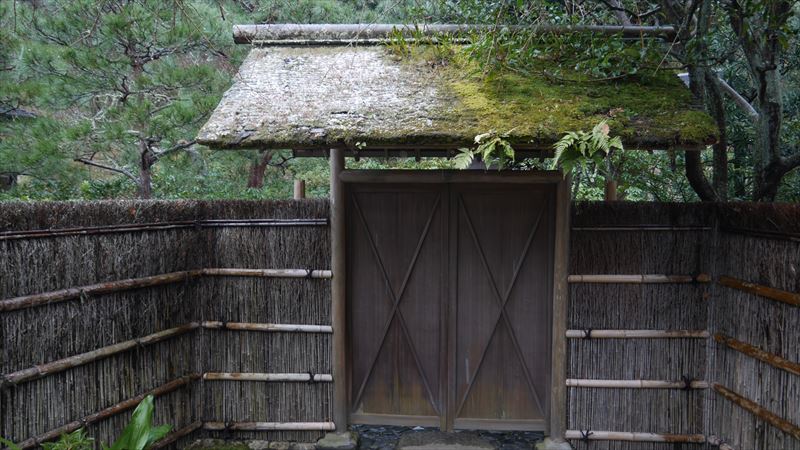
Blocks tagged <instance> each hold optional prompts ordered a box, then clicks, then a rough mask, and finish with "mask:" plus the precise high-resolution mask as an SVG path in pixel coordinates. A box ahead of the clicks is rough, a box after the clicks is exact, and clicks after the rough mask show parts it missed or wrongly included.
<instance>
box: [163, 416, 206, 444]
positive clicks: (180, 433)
mask: <svg viewBox="0 0 800 450" xmlns="http://www.w3.org/2000/svg"><path fill="white" fill-rule="evenodd" d="M202 427H203V422H201V421H199V420H198V421H196V422H192V423H190V424H189V425H187V426H185V427H182V428H179V429H177V430H175V431H173V432H172V433H170V434H168V435H166V436H164V437H163V438H162V439H160V440H159V441H157V442H156V443H155V444H153V445H152V446H150V449H152V450H158V449H159V448H164V447H166V446H168V445H170V444H172V443H173V442H175V441H177V440H178V439H180V438H182V437H185V436H188V435H190V434H192V433H194V432H195V431H197V430H199V429H200V428H202Z"/></svg>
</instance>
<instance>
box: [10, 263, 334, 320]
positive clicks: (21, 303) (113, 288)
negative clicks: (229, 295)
mask: <svg viewBox="0 0 800 450" xmlns="http://www.w3.org/2000/svg"><path fill="white" fill-rule="evenodd" d="M331 274H332V272H331V271H330V270H318V269H238V268H211V269H196V270H184V271H180V272H170V273H165V274H160V275H152V276H148V277H141V278H129V279H125V280H115V281H106V282H103V283H96V284H90V285H86V286H80V287H72V288H67V289H60V290H57V291H50V292H44V293H39V294H31V295H23V296H19V297H12V298H7V299H4V300H0V312H6V311H15V310H18V309H24V308H32V307H35V306H42V305H47V304H50V303H55V302H61V301H66V300H72V299H76V298H81V297H83V296H86V295H101V294H108V293H111V292H119V291H125V290H130V289H140V288H145V287H153V286H159V285H163V284H169V283H177V282H181V281H188V280H191V279H194V278H197V277H199V276H243V277H267V278H326V279H327V278H331V276H332V275H331Z"/></svg>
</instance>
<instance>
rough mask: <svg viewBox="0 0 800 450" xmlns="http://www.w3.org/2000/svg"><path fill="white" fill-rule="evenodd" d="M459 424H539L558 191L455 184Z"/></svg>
mask: <svg viewBox="0 0 800 450" xmlns="http://www.w3.org/2000/svg"><path fill="white" fill-rule="evenodd" d="M450 203H451V205H454V209H453V210H452V211H453V212H452V213H451V228H450V230H451V233H454V235H455V238H454V240H453V241H451V242H452V244H451V246H452V247H453V248H452V249H451V252H454V255H453V259H452V261H454V264H455V265H456V266H457V270H456V272H455V275H454V276H455V277H456V280H455V282H454V292H453V293H452V295H451V299H452V300H451V301H452V302H454V303H455V308H456V311H457V312H456V313H455V314H454V316H455V317H454V319H453V320H454V322H455V323H454V324H453V325H452V326H455V328H456V330H455V332H454V333H453V335H454V339H455V340H456V345H455V359H454V362H453V370H454V371H455V390H456V395H455V402H454V404H453V405H452V409H453V411H454V412H453V419H454V420H453V422H454V425H455V426H456V427H457V428H460V427H464V428H473V427H474V426H475V424H476V423H482V424H483V425H482V426H483V427H484V428H493V426H492V424H493V421H497V425H502V422H504V421H514V422H517V423H523V422H524V421H529V426H527V428H536V427H538V426H539V425H540V424H543V419H544V417H545V412H546V410H545V399H546V391H547V388H546V386H547V385H548V383H549V370H548V368H549V348H550V345H549V343H550V338H549V336H550V326H549V323H550V314H549V311H550V307H549V299H550V298H551V297H550V295H551V292H550V284H551V283H550V280H551V279H552V272H551V250H550V249H551V247H552V235H551V232H552V231H551V218H552V211H551V209H552V203H553V202H552V190H550V189H548V188H547V187H544V186H513V187H509V186H502V185H497V186H493V185H482V186H478V187H476V186H468V187H467V186H464V187H458V188H454V189H453V190H452V192H451V202H450Z"/></svg>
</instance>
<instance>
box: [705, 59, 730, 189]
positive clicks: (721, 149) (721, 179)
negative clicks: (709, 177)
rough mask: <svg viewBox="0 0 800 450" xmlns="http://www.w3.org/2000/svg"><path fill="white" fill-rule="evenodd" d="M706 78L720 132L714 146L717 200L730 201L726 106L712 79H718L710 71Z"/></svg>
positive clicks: (707, 89) (708, 95)
mask: <svg viewBox="0 0 800 450" xmlns="http://www.w3.org/2000/svg"><path fill="white" fill-rule="evenodd" d="M705 77H706V86H705V88H706V99H707V101H708V110H709V112H710V113H711V115H712V116H713V117H714V121H715V122H716V124H717V129H718V130H719V139H717V142H716V143H715V144H714V146H713V148H714V165H713V167H714V170H713V184H714V186H713V188H714V192H716V194H717V198H718V199H719V200H721V201H726V200H727V199H728V128H727V123H726V119H727V118H726V115H725V104H724V103H723V99H722V91H721V90H720V88H719V85H718V84H717V83H716V82H715V81H714V79H713V78H712V77H716V75H715V74H713V73H712V72H710V71H706V72H705Z"/></svg>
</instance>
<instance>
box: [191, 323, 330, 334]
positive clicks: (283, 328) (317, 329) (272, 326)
mask: <svg viewBox="0 0 800 450" xmlns="http://www.w3.org/2000/svg"><path fill="white" fill-rule="evenodd" d="M202 326H203V328H206V329H209V330H237V331H264V332H283V333H327V334H330V333H333V327H331V326H330V325H297V324H286V323H250V322H220V321H205V322H203V323H202Z"/></svg>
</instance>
